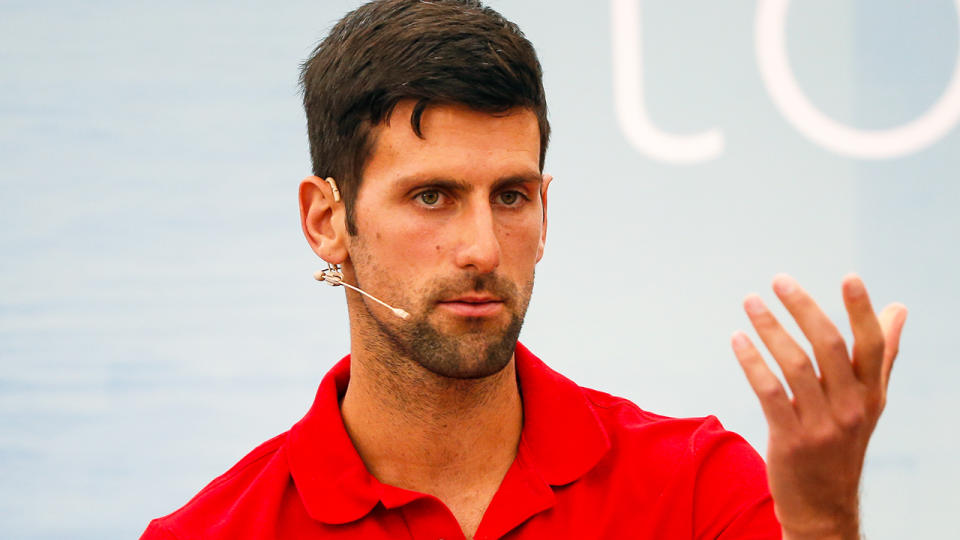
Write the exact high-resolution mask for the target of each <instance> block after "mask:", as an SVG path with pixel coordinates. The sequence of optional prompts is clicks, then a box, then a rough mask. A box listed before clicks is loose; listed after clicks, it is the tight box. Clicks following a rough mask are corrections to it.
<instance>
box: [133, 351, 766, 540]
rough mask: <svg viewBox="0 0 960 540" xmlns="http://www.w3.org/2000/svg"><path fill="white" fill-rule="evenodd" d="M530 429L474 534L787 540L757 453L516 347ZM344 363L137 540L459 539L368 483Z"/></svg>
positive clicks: (435, 515)
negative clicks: (264, 437)
mask: <svg viewBox="0 0 960 540" xmlns="http://www.w3.org/2000/svg"><path fill="white" fill-rule="evenodd" d="M516 364H517V377H518V379H519V382H520V390H521V393H522V396H523V416H524V424H523V433H522V436H521V438H520V445H519V447H518V449H517V457H516V459H515V460H514V462H513V465H512V466H511V467H510V469H509V470H508V471H507V475H506V476H505V477H504V479H503V483H502V484H501V485H500V488H499V489H498V490H497V493H496V494H495V495H494V497H493V500H492V501H491V502H490V506H489V507H488V508H487V511H486V513H485V514H484V515H483V520H482V521H481V523H480V526H479V528H478V529H477V533H476V536H475V538H477V539H494V538H549V539H557V538H576V539H587V538H613V539H619V538H656V539H675V538H691V539H692V538H698V539H699V538H724V539H733V538H737V539H740V538H751V539H753V538H756V539H760V538H763V539H767V538H780V527H779V525H778V524H777V521H776V519H775V517H774V514H773V503H772V501H771V499H770V494H769V491H768V488H767V482H766V473H765V468H764V464H763V460H761V458H760V456H758V455H757V453H756V452H755V451H754V450H753V449H752V448H751V447H750V446H749V445H748V444H747V443H746V442H745V441H744V440H743V439H741V438H740V437H739V436H738V435H736V434H734V433H731V432H729V431H725V430H724V429H723V428H722V427H721V426H720V423H719V422H718V421H717V420H716V418H714V417H707V418H695V419H674V418H666V417H663V416H657V415H654V414H651V413H648V412H646V411H643V410H641V409H640V408H639V407H637V406H636V405H634V404H633V403H631V402H629V401H627V400H625V399H621V398H617V397H613V396H610V395H608V394H605V393H603V392H597V391H595V390H590V389H586V388H581V387H579V386H577V385H576V384H574V383H573V382H572V381H570V380H569V379H566V378H564V377H563V376H561V375H560V374H558V373H556V372H555V371H553V370H551V369H550V368H548V367H547V366H546V365H545V364H544V363H543V362H541V361H540V360H539V359H538V358H536V357H535V356H533V354H531V353H530V351H528V350H527V349H526V348H525V347H524V346H523V345H520V344H517V350H516ZM349 379H350V361H349V357H347V358H344V359H343V360H341V361H340V362H339V363H338V364H337V365H336V366H334V368H333V369H331V370H330V372H329V373H328V374H327V375H326V377H324V379H323V382H321V383H320V389H319V391H318V392H317V397H316V400H315V402H314V404H313V406H312V407H311V409H310V411H309V412H308V413H307V415H306V416H305V417H304V418H303V419H302V420H301V421H299V422H297V424H295V425H294V426H293V428H291V429H290V431H288V432H287V433H284V434H282V435H280V436H278V437H275V438H273V439H271V440H269V441H267V442H265V443H264V444H262V445H260V447H258V448H257V449H255V450H254V451H253V452H251V453H250V454H248V455H247V456H246V457H245V458H243V459H242V460H241V461H240V462H239V463H237V464H236V465H235V466H234V467H233V468H232V469H230V470H229V471H227V472H226V473H225V474H224V475H222V476H220V477H219V478H217V479H216V480H214V481H213V482H211V483H210V485H208V486H207V487H205V488H204V489H203V490H202V491H201V492H200V493H199V494H197V496H196V497H194V498H193V499H192V500H191V501H190V502H188V503H187V504H186V505H185V506H184V507H183V508H181V509H179V510H177V511H176V512H174V513H172V514H170V515H169V516H166V517H163V518H159V519H155V520H153V521H152V522H151V523H150V526H149V527H148V528H147V530H146V532H145V533H144V534H143V536H142V538H143V539H148V540H150V539H180V540H188V539H189V540H192V539H206V540H213V539H224V540H226V539H246V538H250V539H267V538H270V539H273V538H276V539H280V538H295V539H310V538H364V539H367V538H370V539H377V538H383V539H392V540H395V539H402V538H410V539H417V540H419V539H430V540H436V539H440V538H443V539H448V540H450V539H462V538H463V533H462V532H461V530H460V526H459V525H458V524H457V522H456V520H455V519H454V517H453V514H451V513H450V511H449V510H448V509H447V507H446V506H444V504H443V503H442V502H441V501H440V500H439V499H437V498H435V497H432V496H430V495H425V494H423V493H417V492H414V491H408V490H405V489H400V488H397V487H393V486H390V485H386V484H382V483H380V482H379V481H377V479H376V478H374V477H373V476H371V475H370V473H369V472H368V471H367V469H366V467H365V466H364V464H363V462H362V461H361V460H360V456H359V455H358V454H357V451H356V450H355V449H354V447H353V444H352V443H351V441H350V438H349V437H348V436H347V432H346V430H345V429H344V427H343V421H342V420H341V417H340V409H339V405H338V399H339V397H340V396H342V395H343V393H344V391H345V390H346V388H347V382H348V381H349Z"/></svg>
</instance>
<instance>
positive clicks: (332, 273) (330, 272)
mask: <svg viewBox="0 0 960 540" xmlns="http://www.w3.org/2000/svg"><path fill="white" fill-rule="evenodd" d="M313 279H315V280H317V281H326V282H327V283H329V284H330V285H332V286H334V287H337V286H339V285H343V286H344V287H346V288H348V289H352V290H354V291H357V292H358V293H360V294H362V295H364V296H366V297H367V298H369V299H371V300H373V301H374V302H376V303H378V304H380V305H382V306H384V307H385V308H387V309H389V310H390V311H392V312H393V314H394V315H396V316H397V317H400V318H401V319H408V318H410V314H409V313H407V312H406V311H404V310H402V309H400V308H395V307H393V306H391V305H390V304H388V303H386V302H384V301H383V300H380V299H379V298H377V297H376V296H373V295H372V294H370V293H368V292H366V291H363V290H361V289H360V288H359V287H354V286H353V285H351V284H349V283H347V282H345V281H343V273H342V272H340V265H338V264H337V265H333V264H330V263H327V269H326V270H320V271H318V272H316V273H315V274H313Z"/></svg>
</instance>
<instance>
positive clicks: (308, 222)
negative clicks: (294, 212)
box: [299, 176, 347, 264]
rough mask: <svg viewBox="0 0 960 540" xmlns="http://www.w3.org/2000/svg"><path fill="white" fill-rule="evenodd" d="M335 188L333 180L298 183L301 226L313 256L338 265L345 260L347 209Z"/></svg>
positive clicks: (306, 179)
mask: <svg viewBox="0 0 960 540" xmlns="http://www.w3.org/2000/svg"><path fill="white" fill-rule="evenodd" d="M334 186H336V182H335V181H334V180H333V178H329V179H326V180H322V179H321V178H319V177H317V176H308V177H307V178H304V179H303V182H300V194H299V199H300V225H301V226H302V227H303V235H304V236H306V237H307V243H308V244H310V247H311V248H312V249H313V252H314V253H316V254H317V255H319V256H320V258H321V259H323V260H325V261H327V262H328V263H331V264H340V263H342V262H343V261H345V260H346V258H347V248H346V234H347V230H346V222H345V219H346V209H345V208H344V207H343V202H340V201H339V199H340V197H339V193H336V192H335V190H334ZM335 194H336V195H337V196H336V197H334V195H335Z"/></svg>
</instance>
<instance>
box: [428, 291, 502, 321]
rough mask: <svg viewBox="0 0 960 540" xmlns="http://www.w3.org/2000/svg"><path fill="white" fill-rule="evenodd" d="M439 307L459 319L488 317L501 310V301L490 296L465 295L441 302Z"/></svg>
mask: <svg viewBox="0 0 960 540" xmlns="http://www.w3.org/2000/svg"><path fill="white" fill-rule="evenodd" d="M438 304H439V306H440V307H441V308H443V309H444V310H446V311H449V312H451V313H453V314H454V315H459V316H461V317H490V316H493V315H496V314H498V313H500V312H501V311H502V310H503V300H501V299H500V298H497V297H495V296H490V295H465V296H459V297H456V298H451V299H449V300H441V301H440V302H438Z"/></svg>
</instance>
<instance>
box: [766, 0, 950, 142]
mask: <svg viewBox="0 0 960 540" xmlns="http://www.w3.org/2000/svg"><path fill="white" fill-rule="evenodd" d="M954 1H955V3H956V11H957V17H958V20H960V0H954ZM789 5H790V0H760V2H759V8H758V10H757V18H756V27H755V35H754V41H755V46H756V53H757V64H758V65H759V67H760V77H761V78H762V79H763V82H764V84H765V85H766V86H767V90H768V91H769V92H770V97H771V98H772V99H773V103H774V104H775V105H776V107H777V108H778V109H779V110H780V113H781V114H782V115H783V116H784V117H785V118H786V119H787V121H788V122H789V123H790V124H791V125H793V127H794V128H796V129H797V131H799V132H800V133H802V134H804V135H806V136H807V137H809V138H810V140H812V141H813V142H815V143H816V144H819V145H820V146H822V147H824V148H826V149H828V150H831V151H833V152H836V153H837V154H841V155H845V156H851V157H855V158H864V159H887V158H896V157H901V156H905V155H907V154H911V153H913V152H917V151H919V150H922V149H923V148H926V147H927V146H930V145H931V144H933V143H934V142H936V141H937V140H939V139H940V138H941V137H943V136H944V135H946V134H947V133H948V132H949V131H950V130H951V129H953V127H954V126H955V125H956V124H957V121H958V120H960V50H958V52H957V64H956V66H955V67H954V69H953V77H952V79H951V80H950V83H949V84H948V85H947V90H946V91H945V92H944V93H943V95H942V96H940V99H939V100H938V101H937V102H936V103H935V104H934V105H933V106H932V107H930V109H929V110H928V111H927V112H926V113H924V114H923V116H921V117H920V118H917V119H916V120H913V121H912V122H909V123H907V124H904V125H902V126H898V127H895V128H892V129H884V130H872V131H868V130H860V129H855V128H852V127H849V126H846V125H843V124H841V123H840V122H837V121H835V120H834V119H832V118H830V117H828V116H827V115H825V114H823V113H822V112H820V111H819V110H818V109H817V108H816V107H814V106H813V104H812V103H810V100H808V99H807V97H806V95H804V93H803V90H801V89H800V86H799V85H798V84H797V80H796V78H794V76H793V72H792V71H791V68H790V60H789V59H788V57H787V38H786V30H785V28H786V22H787V8H788V7H789ZM958 41H960V40H958Z"/></svg>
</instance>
